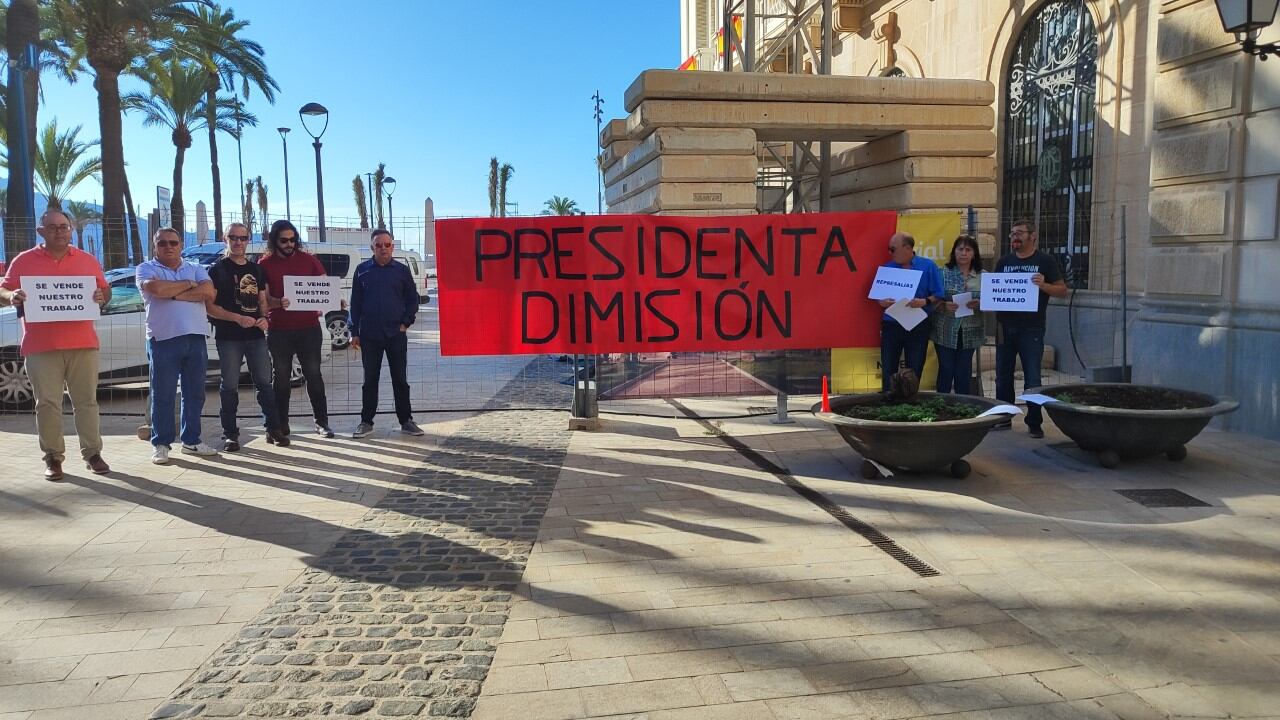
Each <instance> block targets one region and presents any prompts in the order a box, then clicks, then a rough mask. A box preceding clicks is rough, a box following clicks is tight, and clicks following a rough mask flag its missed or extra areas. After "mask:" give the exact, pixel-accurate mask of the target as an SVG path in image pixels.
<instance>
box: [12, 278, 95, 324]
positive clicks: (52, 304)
mask: <svg viewBox="0 0 1280 720" xmlns="http://www.w3.org/2000/svg"><path fill="white" fill-rule="evenodd" d="M97 289H98V280H97V278H95V277H93V276H92V275H71V276H36V275H26V276H24V277H23V278H22V291H23V292H25V293H26V295H27V299H26V301H25V302H24V303H23V304H22V308H23V309H22V316H23V317H24V318H26V321H27V322H29V323H40V322H60V321H65V320H97V319H98V318H99V317H101V316H102V312H101V309H100V308H99V307H98V303H96V302H94V301H93V292H94V291H95V290H97Z"/></svg>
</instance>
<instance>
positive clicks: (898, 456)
mask: <svg viewBox="0 0 1280 720" xmlns="http://www.w3.org/2000/svg"><path fill="white" fill-rule="evenodd" d="M937 394H938V393H932V392H922V393H920V394H919V398H920V399H921V400H927V399H929V398H931V397H933V396H935V395H937ZM948 397H951V398H954V399H957V400H963V401H964V402H967V403H970V404H973V405H977V406H979V407H981V408H982V409H984V410H986V409H989V408H993V407H995V406H997V405H1001V404H1003V403H1000V402H998V401H994V400H988V399H987V398H982V397H975V396H972V395H950V396H948ZM882 399H883V395H881V394H880V393H864V394H859V395H841V396H838V397H833V398H831V412H822V404H821V403H818V404H816V405H814V406H813V408H812V411H813V414H814V415H815V416H816V417H817V418H818V419H819V420H821V421H823V422H825V423H827V424H829V425H831V426H832V427H833V428H835V430H836V431H837V432H839V433H840V437H843V438H844V440H845V442H847V443H849V445H850V446H851V447H852V448H853V449H854V450H857V451H858V454H859V455H861V456H862V457H863V458H864V460H863V462H862V477H863V478H865V479H867V480H873V479H875V478H878V477H880V470H879V469H878V468H877V467H876V466H875V465H874V464H872V463H871V462H868V461H870V460H874V461H875V462H877V463H880V464H881V465H884V466H886V467H891V468H896V469H899V470H905V471H907V472H920V471H925V470H936V469H939V468H946V469H947V470H948V471H949V472H950V473H951V475H952V476H953V477H957V478H964V477H968V475H969V471H970V467H969V463H968V462H966V461H965V460H963V459H962V458H964V456H965V455H968V454H969V453H970V452H972V451H973V449H974V448H976V447H977V446H978V443H980V442H982V438H983V437H984V436H986V434H987V431H988V430H990V429H991V428H993V427H995V426H996V425H998V424H999V423H1000V422H1002V421H1004V420H1006V419H1008V416H1007V415H988V416H987V417H975V418H968V419H966V420H943V421H940V422H889V421H885V420H862V419H859V418H851V417H845V416H844V415H842V414H840V413H841V411H842V410H844V409H846V408H849V407H853V406H855V405H870V404H873V403H876V402H879V401H880V400H882Z"/></svg>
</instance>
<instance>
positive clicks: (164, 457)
mask: <svg viewBox="0 0 1280 720" xmlns="http://www.w3.org/2000/svg"><path fill="white" fill-rule="evenodd" d="M151 462H153V463H155V464H156V465H168V464H169V446H168V445H156V446H155V447H153V448H152V449H151Z"/></svg>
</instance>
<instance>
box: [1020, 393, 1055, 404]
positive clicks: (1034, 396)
mask: <svg viewBox="0 0 1280 720" xmlns="http://www.w3.org/2000/svg"><path fill="white" fill-rule="evenodd" d="M1018 399H1019V400H1021V401H1022V402H1025V403H1031V404H1032V405H1048V404H1049V403H1055V402H1058V398H1056V397H1049V396H1048V395H1041V394H1040V393H1027V394H1025V395H1019V396H1018Z"/></svg>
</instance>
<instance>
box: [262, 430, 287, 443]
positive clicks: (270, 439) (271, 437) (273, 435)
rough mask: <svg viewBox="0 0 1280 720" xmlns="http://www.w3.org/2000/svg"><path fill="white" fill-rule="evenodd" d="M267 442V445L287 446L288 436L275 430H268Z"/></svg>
mask: <svg viewBox="0 0 1280 720" xmlns="http://www.w3.org/2000/svg"><path fill="white" fill-rule="evenodd" d="M267 444H268V445H279V446H280V447H289V436H288V435H281V434H280V433H279V432H277V431H275V430H271V431H268V432H267Z"/></svg>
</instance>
